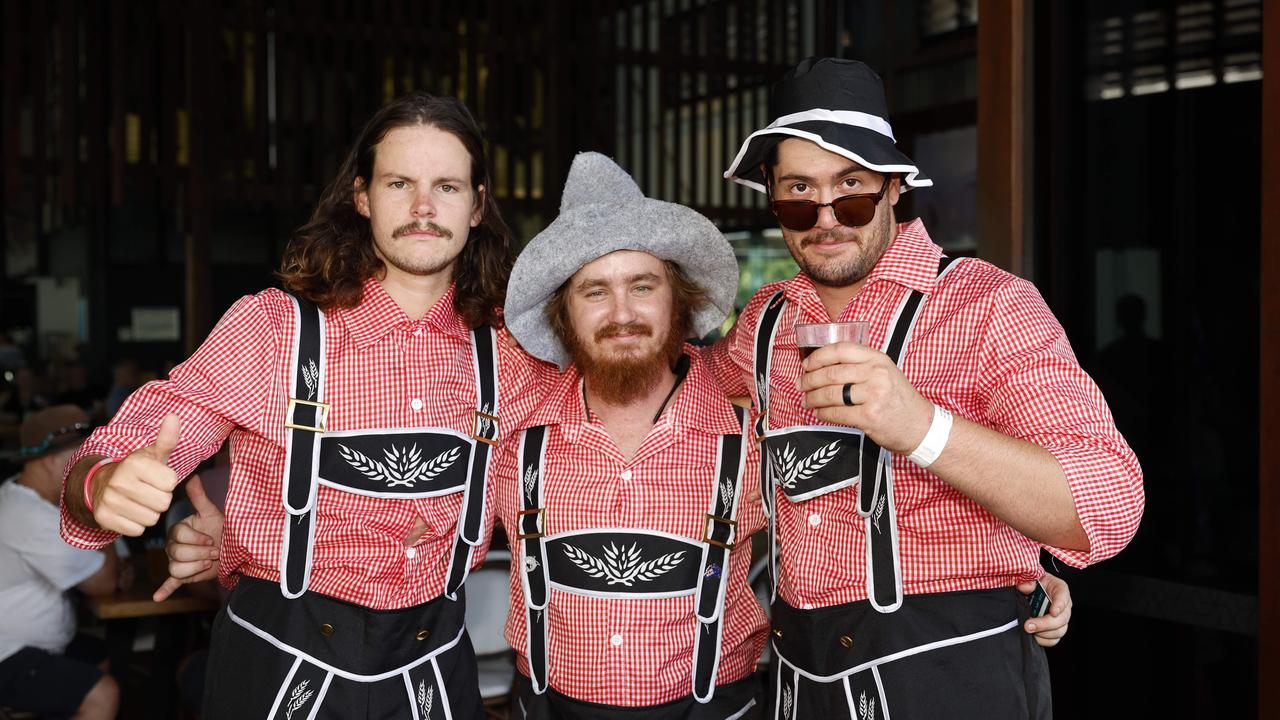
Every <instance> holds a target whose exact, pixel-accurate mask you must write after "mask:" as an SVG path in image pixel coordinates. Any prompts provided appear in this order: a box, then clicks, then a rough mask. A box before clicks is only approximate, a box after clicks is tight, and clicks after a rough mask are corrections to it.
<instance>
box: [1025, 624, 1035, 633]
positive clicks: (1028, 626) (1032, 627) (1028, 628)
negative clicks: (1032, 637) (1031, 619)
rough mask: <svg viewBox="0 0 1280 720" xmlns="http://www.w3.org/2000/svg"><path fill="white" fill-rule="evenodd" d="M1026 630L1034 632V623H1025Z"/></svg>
mask: <svg viewBox="0 0 1280 720" xmlns="http://www.w3.org/2000/svg"><path fill="white" fill-rule="evenodd" d="M1027 631H1028V632H1035V631H1036V624H1035V623H1027Z"/></svg>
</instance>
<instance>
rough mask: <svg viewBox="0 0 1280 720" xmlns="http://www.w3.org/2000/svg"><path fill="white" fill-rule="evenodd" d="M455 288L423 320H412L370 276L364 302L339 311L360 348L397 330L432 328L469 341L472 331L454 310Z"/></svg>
mask: <svg viewBox="0 0 1280 720" xmlns="http://www.w3.org/2000/svg"><path fill="white" fill-rule="evenodd" d="M454 287H455V285H454V284H453V283H451V284H450V285H449V289H448V290H446V291H445V293H444V295H442V296H440V299H439V300H437V301H436V304H435V305H432V306H431V309H430V310H428V311H427V314H426V315H424V316H423V318H422V319H421V320H411V319H409V316H408V315H406V314H405V312H404V310H402V309H401V308H400V306H399V305H397V304H396V301H395V300H393V299H391V296H390V295H388V294H387V291H386V289H385V288H383V287H382V283H380V282H378V280H377V278H373V277H370V278H368V279H366V280H365V281H364V295H363V296H362V297H361V298H360V303H359V304H358V305H356V306H355V307H353V308H347V309H344V310H339V311H337V313H336V315H337V316H338V317H340V318H341V320H342V323H343V325H345V326H346V329H347V333H348V334H349V335H350V336H351V340H352V341H353V342H354V343H355V345H356V347H358V348H363V347H366V346H368V345H371V344H373V343H375V342H377V341H379V340H381V339H382V338H383V336H385V335H386V334H387V333H388V332H391V330H392V329H394V328H397V327H403V328H405V329H416V328H419V327H425V328H429V329H431V330H434V331H436V332H441V333H444V334H446V335H454V336H457V337H463V338H465V337H466V336H467V333H468V332H469V330H468V328H467V325H466V323H464V322H463V321H462V317H461V316H459V315H458V313H457V311H456V310H455V309H454V307H453V293H454Z"/></svg>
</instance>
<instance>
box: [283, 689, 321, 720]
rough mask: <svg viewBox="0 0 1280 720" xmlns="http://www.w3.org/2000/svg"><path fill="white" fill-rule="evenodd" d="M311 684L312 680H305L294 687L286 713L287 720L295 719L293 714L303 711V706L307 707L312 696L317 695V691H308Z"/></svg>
mask: <svg viewBox="0 0 1280 720" xmlns="http://www.w3.org/2000/svg"><path fill="white" fill-rule="evenodd" d="M310 684H311V681H310V680H303V681H302V682H300V683H298V684H297V685H294V686H293V690H291V691H290V692H289V705H288V706H287V707H286V708H285V711H284V717H285V720H290V718H292V717H293V713H294V712H295V711H297V710H299V709H301V708H302V706H303V705H306V704H307V701H308V700H310V699H311V696H312V695H314V694H315V690H308V689H307V686H308V685H310Z"/></svg>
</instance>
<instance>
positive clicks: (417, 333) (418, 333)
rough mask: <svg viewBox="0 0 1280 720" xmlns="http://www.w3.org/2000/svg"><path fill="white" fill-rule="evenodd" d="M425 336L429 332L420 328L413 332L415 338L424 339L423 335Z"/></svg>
mask: <svg viewBox="0 0 1280 720" xmlns="http://www.w3.org/2000/svg"><path fill="white" fill-rule="evenodd" d="M425 334H427V331H426V330H423V329H422V328H418V329H417V330H414V331H413V336H414V337H422V336H423V335H425Z"/></svg>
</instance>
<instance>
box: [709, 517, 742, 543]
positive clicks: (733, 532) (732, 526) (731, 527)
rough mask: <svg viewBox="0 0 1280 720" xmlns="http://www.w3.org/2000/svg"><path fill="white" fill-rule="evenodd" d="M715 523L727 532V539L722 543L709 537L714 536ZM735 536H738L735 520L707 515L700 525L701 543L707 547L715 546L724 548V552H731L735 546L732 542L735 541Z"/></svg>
mask: <svg viewBox="0 0 1280 720" xmlns="http://www.w3.org/2000/svg"><path fill="white" fill-rule="evenodd" d="M716 523H720V524H721V525H723V526H725V528H727V529H728V531H729V538H728V539H727V540H725V541H724V542H721V541H719V540H717V539H715V538H713V537H711V536H712V535H714V534H715V531H716ZM737 535H738V521H737V520H730V519H729V518H727V517H720V516H719V515H712V514H711V513H707V517H706V520H704V521H703V524H702V542H704V543H706V544H708V545H715V546H716V547H718V548H724V549H725V550H732V549H733V546H734V545H735V544H736V543H735V542H734V540H736V539H737Z"/></svg>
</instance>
